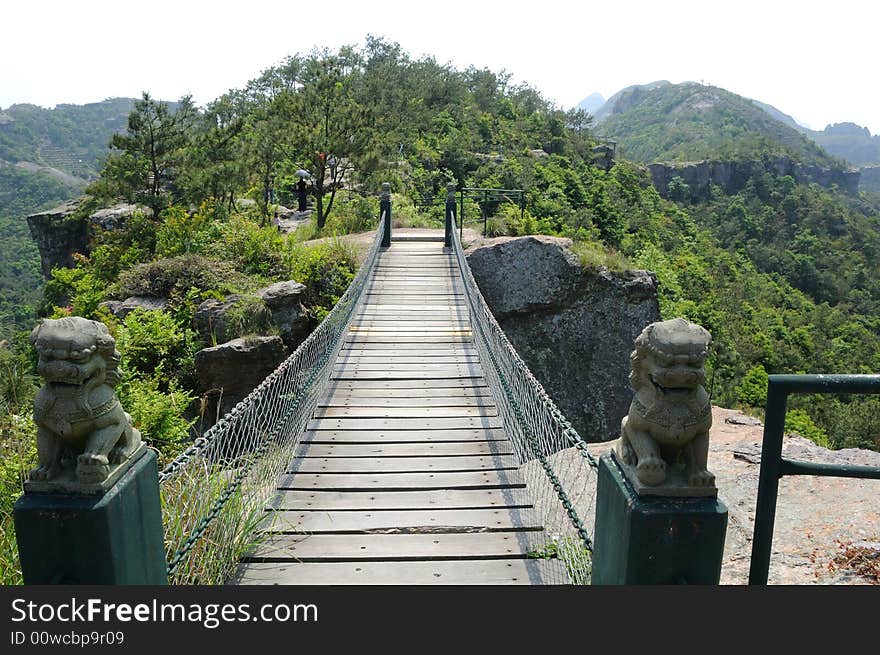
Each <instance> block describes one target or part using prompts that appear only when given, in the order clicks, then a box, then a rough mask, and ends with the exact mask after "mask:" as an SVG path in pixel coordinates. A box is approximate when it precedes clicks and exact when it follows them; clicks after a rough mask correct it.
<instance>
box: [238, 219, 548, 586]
mask: <svg viewBox="0 0 880 655" xmlns="http://www.w3.org/2000/svg"><path fill="white" fill-rule="evenodd" d="M415 236H416V237H418V238H409V239H407V240H397V239H394V240H393V243H392V246H391V248H389V249H388V250H386V251H383V252H382V253H381V254H380V259H379V262H378V264H377V267H376V269H375V270H374V272H373V275H372V277H371V279H370V280H369V281H368V282H367V286H366V289H365V292H364V295H363V296H362V299H361V304H360V305H359V306H358V307H357V309H356V311H355V317H354V319H353V321H352V323H351V326H350V329H349V332H348V334H347V335H346V338H345V343H344V344H343V346H342V349H341V351H340V353H339V356H338V358H337V360H336V362H335V363H334V365H333V370H332V373H331V380H330V386H329V389H328V390H327V393H326V394H325V396H324V397H323V398H322V399H321V401H320V402H319V403H318V407H317V410H316V411H315V414H314V415H313V417H312V419H311V420H310V421H309V423H308V425H307V427H306V431H305V432H304V433H303V435H302V437H301V440H300V445H299V446H298V449H297V451H296V453H295V456H294V458H293V460H292V461H291V462H290V465H289V467H288V469H287V471H286V472H285V473H284V474H282V475H281V476H280V478H279V481H278V493H277V494H276V496H275V498H274V499H273V500H272V502H271V503H270V507H268V508H267V512H266V517H265V520H264V521H263V523H262V525H261V528H260V531H261V533H262V535H261V537H262V538H261V539H260V541H259V545H257V546H256V547H255V548H253V549H252V550H251V552H249V553H248V554H247V555H246V556H245V557H244V558H243V559H242V563H241V565H240V567H239V571H238V575H237V577H236V580H235V582H236V583H238V584H543V583H547V582H548V581H559V580H563V579H565V575H564V570H563V567H562V565H561V564H560V563H559V562H557V561H556V560H538V559H533V558H530V557H528V549H529V535H530V534H532V533H534V532H536V531H542V530H543V527H542V526H541V524H540V521H539V520H537V519H536V516H535V512H534V509H533V507H532V505H531V501H530V500H529V497H528V490H527V489H526V488H525V484H524V482H523V480H522V478H521V477H520V474H519V470H518V466H517V461H516V458H515V456H514V454H513V448H512V446H511V444H510V442H509V441H508V440H507V438H506V436H505V434H504V429H503V424H502V421H501V418H500V416H499V415H498V409H497V407H496V406H495V403H494V401H493V399H492V395H491V391H490V389H489V387H488V386H487V384H486V381H485V379H484V377H483V369H482V364H481V362H480V357H479V354H478V352H477V350H476V348H475V347H474V344H473V341H472V336H471V325H470V317H469V313H468V308H467V304H466V300H465V296H464V289H463V282H462V280H461V278H460V274H459V271H458V268H457V265H456V263H455V260H454V256H453V255H452V254H451V253H450V252H449V251H448V250H446V249H444V248H443V244H442V236H441V237H440V241H439V242H438V241H425V240H419V239H420V238H421V237H419V235H415Z"/></svg>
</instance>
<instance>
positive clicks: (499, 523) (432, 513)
mask: <svg viewBox="0 0 880 655" xmlns="http://www.w3.org/2000/svg"><path fill="white" fill-rule="evenodd" d="M534 514H535V513H534V511H532V510H528V509H522V510H519V509H504V508H500V509H432V510H412V511H397V510H388V511H386V510H366V511H320V512H308V511H295V510H290V511H285V510H278V511H271V512H268V513H267V516H266V519H265V522H264V523H263V524H262V526H261V530H262V531H265V532H300V533H302V532H306V533H313V532H324V533H345V532H354V533H359V532H365V531H370V532H384V533H386V534H388V533H405V532H422V533H426V532H477V531H485V532H493V531H494V532H498V531H509V530H543V527H542V526H541V524H540V521H537V520H536V518H535V515H534Z"/></svg>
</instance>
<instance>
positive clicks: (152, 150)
mask: <svg viewBox="0 0 880 655" xmlns="http://www.w3.org/2000/svg"><path fill="white" fill-rule="evenodd" d="M196 113H197V112H196V109H195V107H194V105H193V103H192V99H191V98H190V97H189V96H185V97H183V98H181V99H180V101H179V102H178V104H177V107H176V109H175V110H174V111H172V110H171V109H169V107H168V103H166V102H161V101H157V100H154V99H153V98H152V97H150V95H149V94H148V93H146V92H145V93H144V94H143V96H142V97H141V99H140V100H138V101H137V102H135V105H134V109H132V111H131V113H130V114H129V115H128V126H127V129H126V132H125V134H114V135H113V137H111V139H110V148H111V153H110V156H109V157H108V158H107V163H106V165H105V166H104V169H103V170H102V171H101V177H100V180H99V181H98V183H97V184H94V185H92V186H91V191H92V192H93V193H94V192H96V193H98V194H99V195H105V196H106V195H111V196H121V197H123V198H125V199H127V200H129V201H132V202H137V203H142V204H144V205H146V206H148V207H149V208H150V209H152V210H153V216H155V217H158V216H159V213H160V212H161V211H162V210H163V209H164V208H165V207H167V206H168V205H170V204H171V203H172V202H173V201H174V200H177V199H178V198H180V196H181V193H180V189H179V188H178V187H177V186H176V185H175V181H176V179H177V176H178V175H179V174H180V169H181V168H182V165H183V162H184V157H185V154H186V152H185V148H186V147H187V146H188V145H189V142H190V139H191V136H192V127H193V120H194V118H195V116H196Z"/></svg>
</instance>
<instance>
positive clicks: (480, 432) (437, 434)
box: [303, 428, 507, 454]
mask: <svg viewBox="0 0 880 655" xmlns="http://www.w3.org/2000/svg"><path fill="white" fill-rule="evenodd" d="M313 441H314V442H318V443H352V444H354V443H368V444H387V443H413V444H417V443H438V442H444V441H498V442H505V443H506V442H507V437H506V436H505V434H504V430H501V429H485V428H465V429H458V430H379V431H377V430H367V429H363V430H335V429H329V430H328V429H323V430H322V429H318V430H311V431H308V432H305V433H304V435H303V443H304V444H305V443H311V442H313ZM426 454H430V453H426Z"/></svg>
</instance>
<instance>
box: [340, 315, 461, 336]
mask: <svg viewBox="0 0 880 655" xmlns="http://www.w3.org/2000/svg"><path fill="white" fill-rule="evenodd" d="M355 329H356V330H357V331H361V330H369V331H373V332H374V331H376V330H388V331H389V332H395V333H401V332H403V333H406V332H450V331H453V332H470V331H471V323H470V321H463V320H460V319H457V318H452V317H450V318H441V319H436V318H427V317H418V316H408V317H398V318H389V317H386V316H375V317H373V316H359V317H357V318H355V319H354V320H353V321H352V322H351V323H350V324H349V330H350V331H351V330H355Z"/></svg>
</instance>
